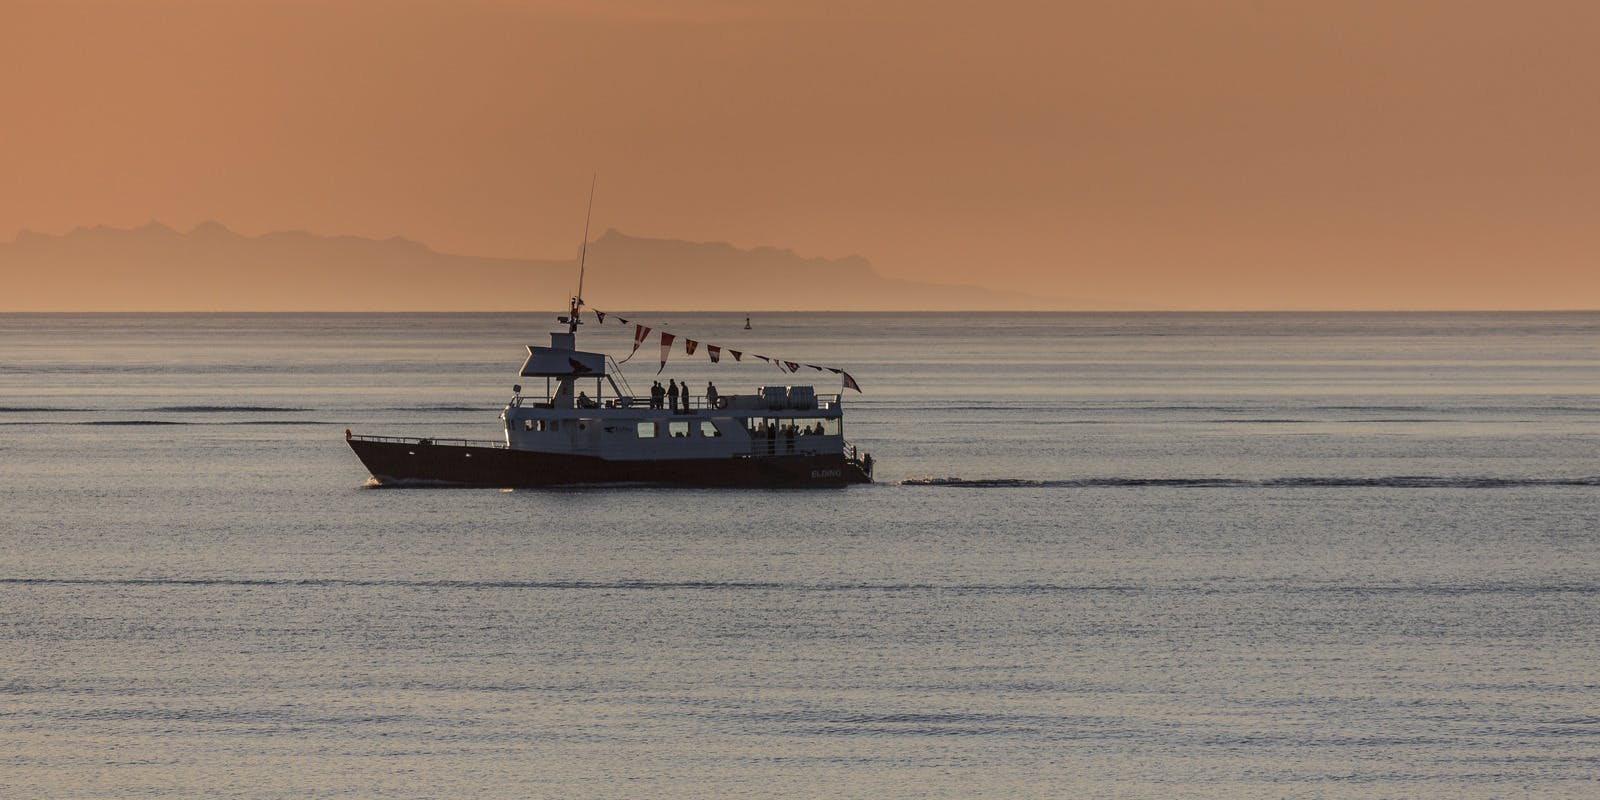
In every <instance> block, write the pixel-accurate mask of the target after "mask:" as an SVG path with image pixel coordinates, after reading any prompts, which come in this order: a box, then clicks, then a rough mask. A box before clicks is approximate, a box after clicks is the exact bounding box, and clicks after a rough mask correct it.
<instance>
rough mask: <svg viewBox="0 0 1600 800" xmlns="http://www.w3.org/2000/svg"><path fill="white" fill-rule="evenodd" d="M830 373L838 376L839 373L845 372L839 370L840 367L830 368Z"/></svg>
mask: <svg viewBox="0 0 1600 800" xmlns="http://www.w3.org/2000/svg"><path fill="white" fill-rule="evenodd" d="M828 371H829V372H831V373H833V374H835V375H838V374H839V373H841V372H844V370H842V369H839V368H838V367H828Z"/></svg>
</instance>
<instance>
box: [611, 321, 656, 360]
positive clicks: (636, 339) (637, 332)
mask: <svg viewBox="0 0 1600 800" xmlns="http://www.w3.org/2000/svg"><path fill="white" fill-rule="evenodd" d="M617 319H619V320H622V321H623V322H624V323H626V322H627V320H625V319H622V317H617ZM649 335H650V329H649V328H646V327H645V326H643V325H635V326H633V349H632V350H629V351H628V358H633V357H634V356H635V355H637V354H638V353H639V347H640V346H641V345H643V344H644V340H645V337H646V336H649ZM628 358H624V359H622V360H621V361H618V362H617V363H618V364H625V363H627V361H628Z"/></svg>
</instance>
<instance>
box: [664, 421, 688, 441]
mask: <svg viewBox="0 0 1600 800" xmlns="http://www.w3.org/2000/svg"><path fill="white" fill-rule="evenodd" d="M667 435H668V436H671V437H672V438H674V439H687V438H689V423H688V422H685V421H683V420H678V421H674V422H669V423H667Z"/></svg>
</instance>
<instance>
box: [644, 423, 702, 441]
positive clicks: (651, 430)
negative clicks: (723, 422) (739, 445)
mask: <svg viewBox="0 0 1600 800" xmlns="http://www.w3.org/2000/svg"><path fill="white" fill-rule="evenodd" d="M638 430H639V438H640V439H654V438H656V437H657V436H666V437H668V438H671V439H687V438H689V432H690V431H691V430H692V428H691V427H690V423H689V421H688V420H673V421H671V422H641V423H639V428H638ZM721 435H722V431H719V430H717V426H716V425H714V424H712V422H711V420H709V419H703V420H700V438H702V439H715V438H717V437H718V436H721Z"/></svg>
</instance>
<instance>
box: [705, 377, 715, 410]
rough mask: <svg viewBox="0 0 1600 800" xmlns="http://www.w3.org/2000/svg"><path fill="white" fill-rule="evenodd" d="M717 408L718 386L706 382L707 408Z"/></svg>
mask: <svg viewBox="0 0 1600 800" xmlns="http://www.w3.org/2000/svg"><path fill="white" fill-rule="evenodd" d="M716 407H717V385H716V384H715V383H712V382H710V381H706V408H716Z"/></svg>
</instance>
